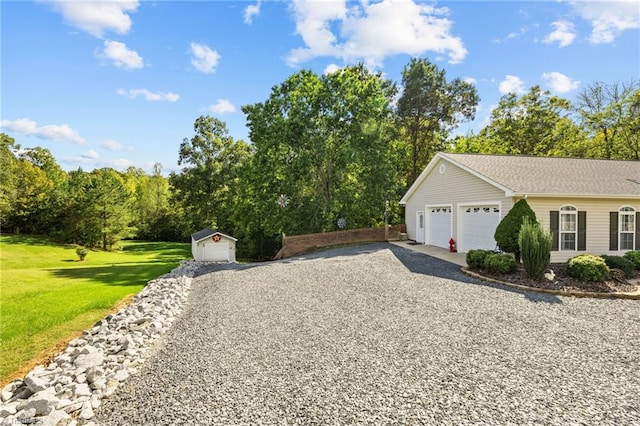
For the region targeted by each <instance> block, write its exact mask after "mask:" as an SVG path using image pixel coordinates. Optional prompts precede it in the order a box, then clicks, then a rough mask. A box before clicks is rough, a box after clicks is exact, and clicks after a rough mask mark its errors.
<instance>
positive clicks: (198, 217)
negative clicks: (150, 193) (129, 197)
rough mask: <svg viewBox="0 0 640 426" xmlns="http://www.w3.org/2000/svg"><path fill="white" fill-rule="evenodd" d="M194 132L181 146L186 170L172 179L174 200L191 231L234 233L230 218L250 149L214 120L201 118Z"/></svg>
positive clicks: (181, 154) (171, 177)
mask: <svg viewBox="0 0 640 426" xmlns="http://www.w3.org/2000/svg"><path fill="white" fill-rule="evenodd" d="M194 131H195V135H194V136H193V137H192V138H191V139H187V138H185V139H184V140H183V141H182V143H181V144H180V155H179V159H178V164H179V165H182V166H184V167H183V169H182V170H181V172H180V173H172V174H171V175H170V177H169V182H170V184H171V187H172V191H173V199H174V200H175V201H176V203H177V204H178V205H179V206H180V207H181V208H182V209H183V214H184V220H185V227H186V229H187V230H190V232H195V231H197V230H198V229H201V228H204V227H212V228H218V229H221V230H223V231H225V232H233V230H234V224H233V223H232V222H231V220H230V218H231V216H232V214H233V212H234V210H235V208H236V205H237V204H238V198H237V197H238V192H239V186H240V184H239V170H240V168H241V167H242V166H243V164H244V163H245V162H246V161H247V160H248V159H249V158H250V156H251V147H250V146H249V145H247V144H246V143H245V142H243V141H235V140H234V139H233V138H232V137H231V136H229V135H228V131H227V127H226V124H225V123H224V122H222V121H220V120H218V119H217V118H214V117H209V116H200V117H199V118H198V119H197V120H196V121H195V123H194ZM152 184H156V185H157V184H159V182H158V181H156V182H155V183H153V182H152ZM158 190H160V191H161V188H158V187H156V189H155V195H154V196H157V191H158ZM161 214H162V215H166V212H161Z"/></svg>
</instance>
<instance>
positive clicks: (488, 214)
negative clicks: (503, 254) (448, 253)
mask: <svg viewBox="0 0 640 426" xmlns="http://www.w3.org/2000/svg"><path fill="white" fill-rule="evenodd" d="M461 210H462V212H461V214H462V246H463V247H460V251H463V252H468V251H469V250H473V249H485V250H493V249H494V248H496V240H495V239H494V238H493V235H494V234H495V232H496V227H497V226H498V224H499V223H500V207H499V206H498V205H481V206H469V207H463V208H462V209H461Z"/></svg>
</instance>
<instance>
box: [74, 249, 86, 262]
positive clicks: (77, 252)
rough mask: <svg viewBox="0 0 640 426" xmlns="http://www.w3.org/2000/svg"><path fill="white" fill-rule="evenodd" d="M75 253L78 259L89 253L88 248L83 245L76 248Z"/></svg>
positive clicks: (82, 258) (81, 259)
mask: <svg viewBox="0 0 640 426" xmlns="http://www.w3.org/2000/svg"><path fill="white" fill-rule="evenodd" d="M76 254H77V255H78V258H80V261H83V260H84V258H85V257H87V254H89V250H87V249H86V248H84V247H78V248H77V249H76Z"/></svg>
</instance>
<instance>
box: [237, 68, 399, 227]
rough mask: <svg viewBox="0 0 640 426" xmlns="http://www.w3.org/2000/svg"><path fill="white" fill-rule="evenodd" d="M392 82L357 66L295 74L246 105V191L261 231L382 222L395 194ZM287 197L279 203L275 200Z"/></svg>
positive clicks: (244, 109) (376, 223)
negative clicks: (249, 148) (249, 155)
mask: <svg viewBox="0 0 640 426" xmlns="http://www.w3.org/2000/svg"><path fill="white" fill-rule="evenodd" d="M394 94H395V86H394V85H393V84H392V83H391V82H390V81H388V80H385V79H383V78H382V76H381V75H380V74H372V73H371V72H370V71H368V70H367V69H366V68H365V67H364V66H363V65H357V66H352V67H347V68H345V69H342V70H340V71H338V72H335V73H331V74H328V75H322V76H318V75H316V74H315V73H313V72H311V71H306V70H305V71H301V72H298V73H296V74H294V75H292V76H291V77H289V78H288V79H287V80H286V81H285V82H284V83H282V84H281V85H278V86H275V87H274V88H273V89H272V92H271V95H270V97H269V99H268V100H267V101H265V102H260V103H257V104H253V105H246V106H244V107H243V111H244V112H245V113H246V114H247V120H248V126H249V129H250V137H251V140H252V141H253V143H254V146H255V155H254V157H253V159H252V161H251V164H250V165H249V168H248V169H247V170H246V175H245V176H246V178H247V182H246V183H247V185H248V188H247V195H248V197H250V198H251V200H252V201H251V203H252V206H251V208H252V210H253V215H254V218H255V219H256V220H259V221H260V222H261V223H260V224H259V225H258V224H256V225H257V226H260V227H261V228H262V230H263V234H264V235H277V234H279V233H280V232H281V231H284V232H286V233H290V234H302V233H309V232H319V231H329V230H335V229H337V225H336V223H337V220H338V218H341V217H344V218H345V219H346V220H347V226H348V227H367V226H372V225H378V224H381V223H382V221H383V212H384V206H385V199H386V198H387V197H388V196H390V195H389V194H391V196H394V197H395V196H397V195H396V194H393V192H394V189H395V188H394V182H395V175H394V170H393V165H392V162H391V152H390V146H391V141H392V137H393V133H392V112H391V108H390V105H391V101H392V99H393V96H394ZM280 194H284V195H286V196H288V197H289V199H290V202H289V203H288V205H287V207H279V206H278V204H277V203H276V200H277V197H278V196H279V195H280Z"/></svg>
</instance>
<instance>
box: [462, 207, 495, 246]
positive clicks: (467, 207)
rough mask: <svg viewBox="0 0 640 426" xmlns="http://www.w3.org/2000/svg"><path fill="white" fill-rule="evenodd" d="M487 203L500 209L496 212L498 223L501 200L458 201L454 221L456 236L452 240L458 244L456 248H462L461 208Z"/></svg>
mask: <svg viewBox="0 0 640 426" xmlns="http://www.w3.org/2000/svg"><path fill="white" fill-rule="evenodd" d="M488 205H492V206H495V205H497V206H498V210H500V211H499V212H498V223H500V222H501V221H502V217H503V216H502V213H503V210H502V201H497V200H493V201H491V200H490V201H474V202H471V203H458V214H457V216H458V218H457V221H456V225H457V226H456V234H457V235H456V237H457V238H454V240H456V245H457V246H458V248H459V249H460V250H464V238H463V237H462V236H463V235H464V232H462V231H463V230H464V228H463V226H464V225H463V223H462V218H463V214H462V213H463V210H464V209H467V208H468V207H474V206H488Z"/></svg>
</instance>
